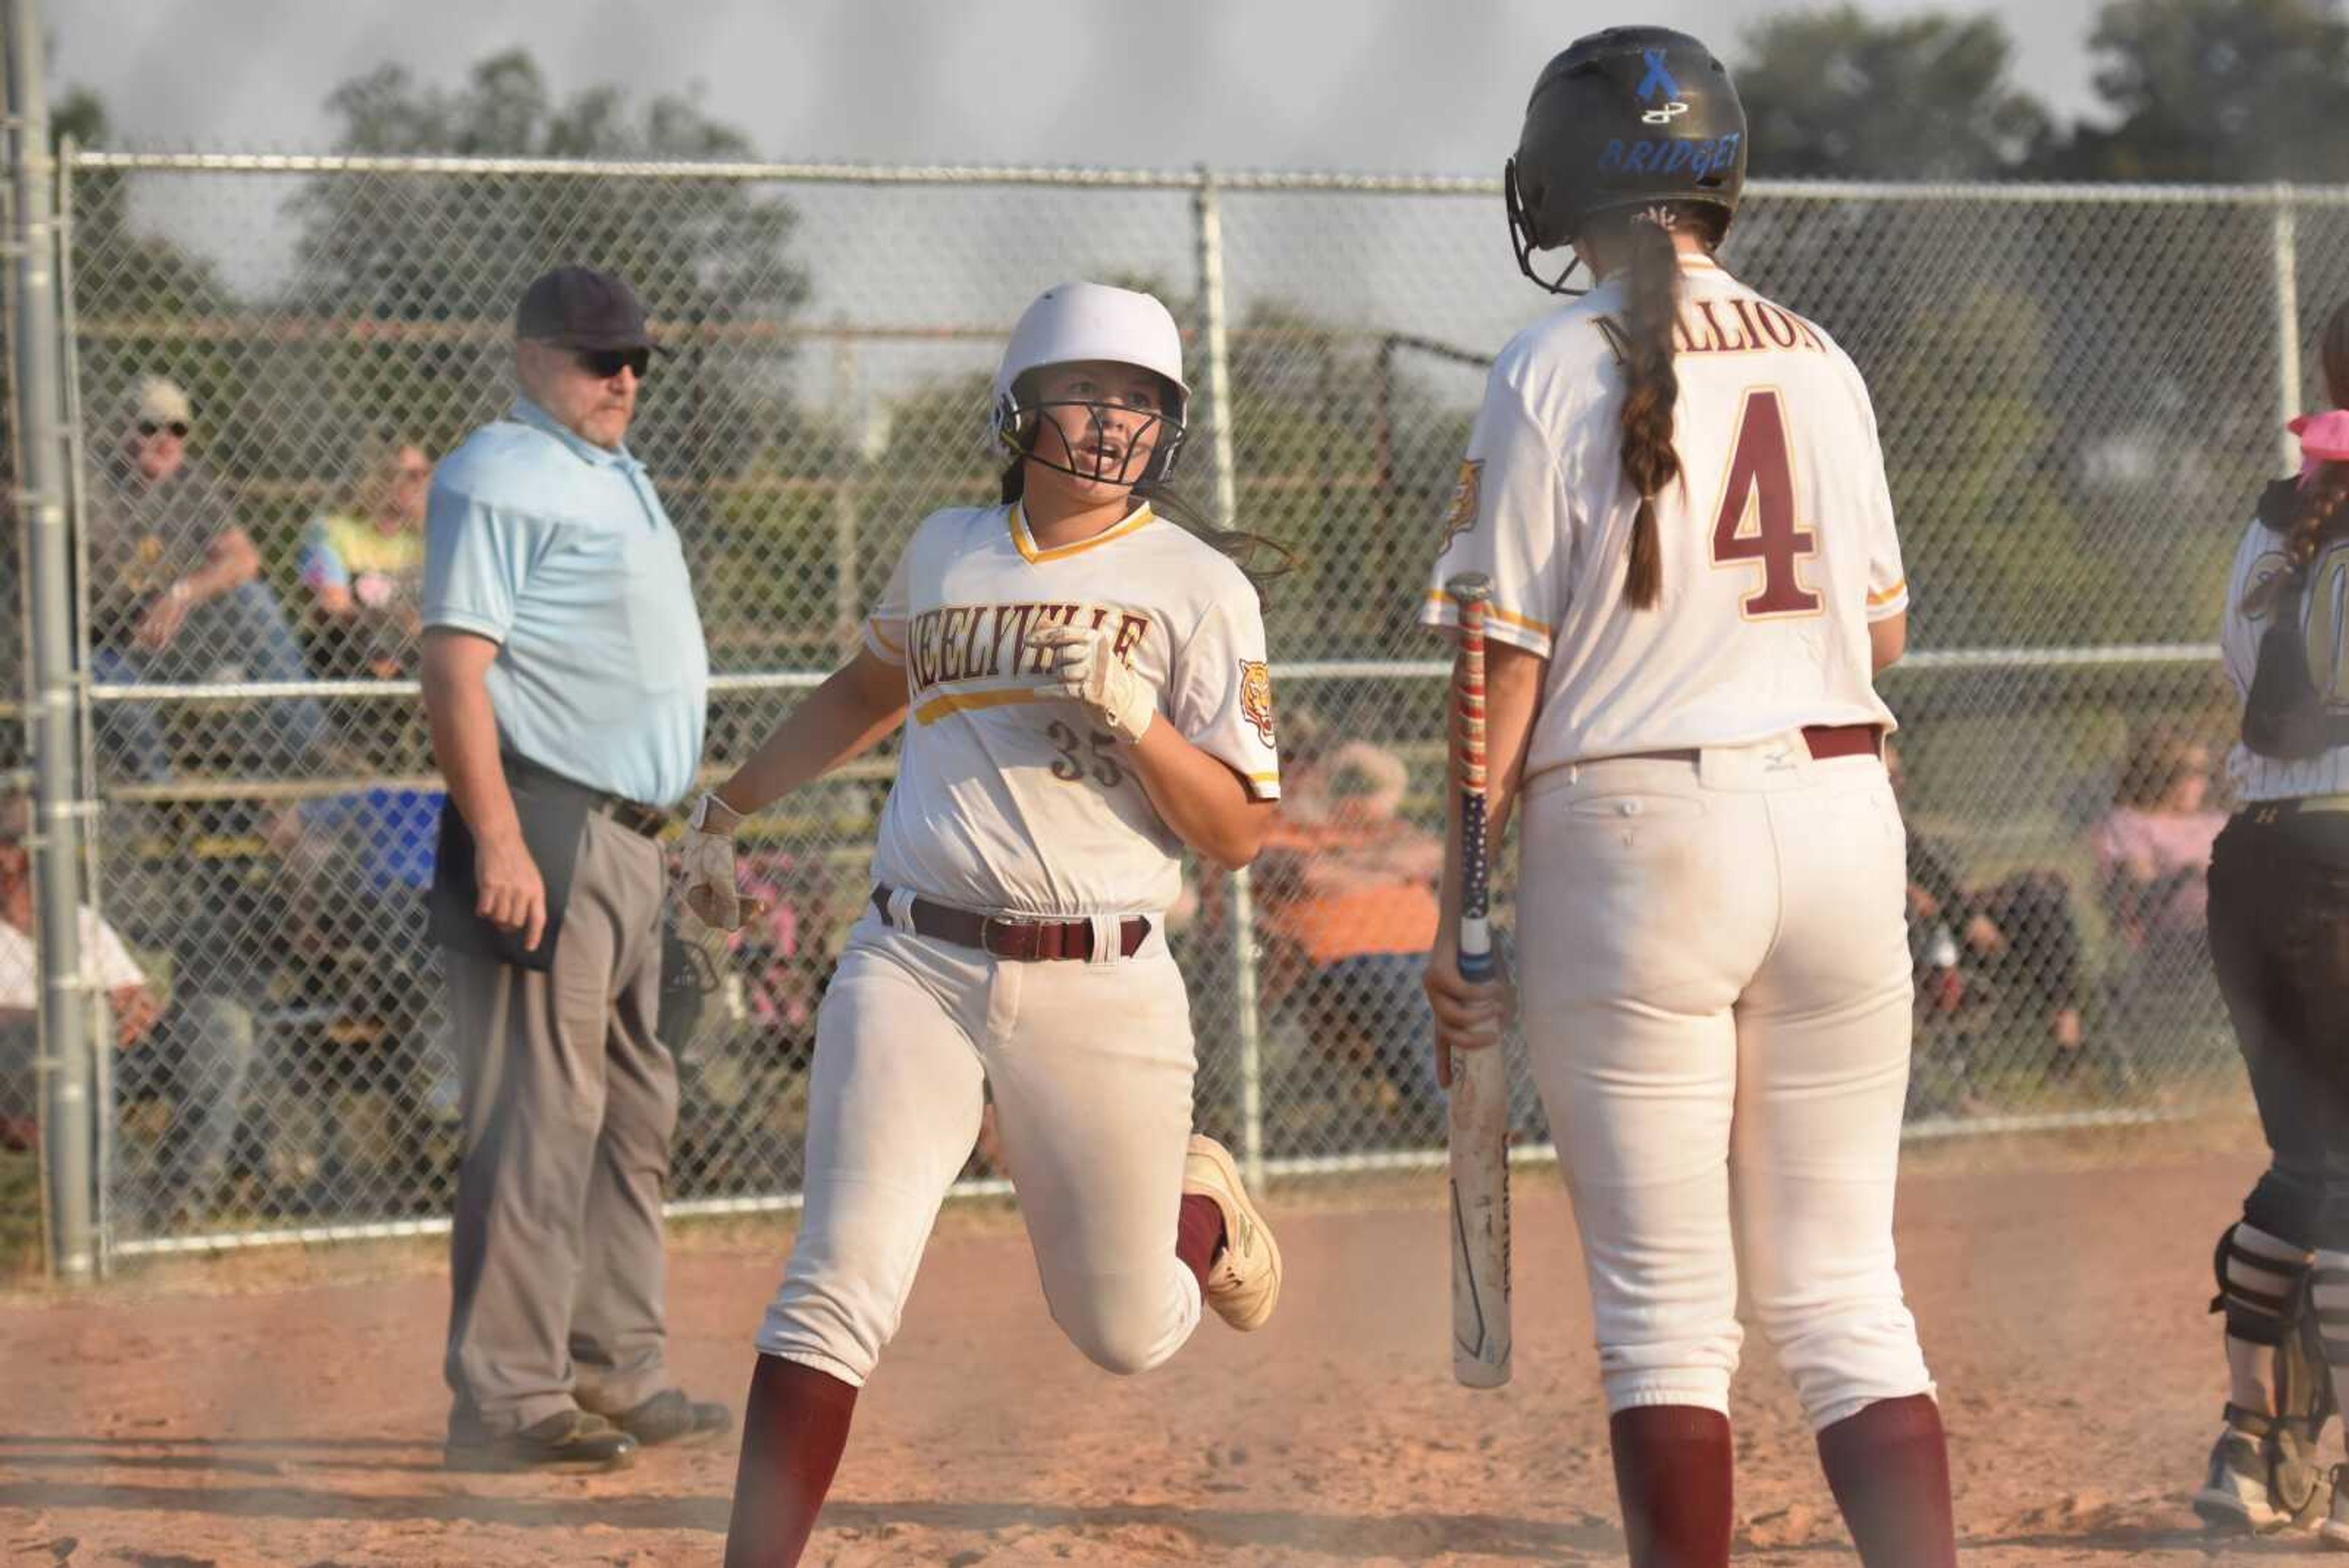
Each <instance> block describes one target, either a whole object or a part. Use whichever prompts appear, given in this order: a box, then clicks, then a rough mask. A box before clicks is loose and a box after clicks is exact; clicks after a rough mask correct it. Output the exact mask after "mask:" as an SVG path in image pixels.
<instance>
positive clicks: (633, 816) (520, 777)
mask: <svg viewBox="0 0 2349 1568" xmlns="http://www.w3.org/2000/svg"><path fill="white" fill-rule="evenodd" d="M499 761H501V762H502V763H504V764H505V770H506V780H507V782H508V783H509V784H522V785H523V786H525V787H527V786H529V785H531V784H538V785H541V786H543V787H546V788H552V789H558V790H570V791H573V792H574V793H576V794H583V795H585V796H586V797H587V812H588V815H591V816H603V817H609V818H610V819H611V820H612V821H614V822H616V823H618V824H619V825H620V826H622V827H625V828H626V829H627V830H628V831H629V832H630V833H635V834H641V835H642V836H645V837H647V838H658V837H659V836H661V835H662V833H663V832H665V831H667V827H668V813H667V812H666V811H663V810H662V809H661V808H660V807H658V806H657V805H645V804H644V803H642V802H641V801H634V800H629V799H628V798H626V796H625V795H616V794H607V793H605V791H603V790H599V789H597V788H595V786H594V785H593V784H581V783H580V782H579V781H578V780H577V779H574V778H569V777H566V776H564V774H559V773H556V772H555V771H554V769H553V768H545V767H541V766H539V764H538V763H533V762H530V761H528V760H526V759H524V758H522V757H518V756H515V755H514V754H513V753H512V752H506V753H501V755H500V757H499Z"/></svg>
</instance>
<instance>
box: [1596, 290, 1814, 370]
mask: <svg viewBox="0 0 2349 1568" xmlns="http://www.w3.org/2000/svg"><path fill="white" fill-rule="evenodd" d="M1592 320H1593V324H1594V325H1596V326H1597V327H1598V328H1599V331H1600V332H1602V333H1604V334H1605V335H1606V337H1607V346H1608V347H1609V348H1611V349H1613V350H1614V352H1615V362H1616V363H1617V364H1618V365H1620V364H1621V363H1622V362H1623V357H1624V348H1625V345H1624V341H1623V327H1622V324H1621V323H1619V322H1618V321H1617V320H1616V319H1615V318H1614V317H1611V316H1599V317H1593V318H1592ZM1826 347H1827V346H1826V343H1825V342H1824V341H1823V340H1822V339H1821V338H1820V337H1819V335H1818V332H1817V330H1816V328H1814V327H1812V326H1811V324H1810V323H1809V322H1807V321H1806V320H1804V319H1803V318H1802V317H1799V316H1797V315H1795V313H1794V312H1793V311H1791V310H1782V309H1780V308H1779V307H1778V306H1775V305H1773V304H1771V303H1770V302H1769V301H1768V300H1766V299H1755V298H1753V297H1751V296H1737V295H1732V296H1729V297H1728V298H1726V299H1687V300H1683V301H1682V304H1681V310H1680V316H1679V318H1678V319H1677V320H1675V321H1674V322H1673V323H1672V352H1673V353H1675V354H1771V353H1783V352H1785V351H1786V350H1788V349H1793V350H1795V351H1796V352H1801V353H1811V354H1824V353H1826Z"/></svg>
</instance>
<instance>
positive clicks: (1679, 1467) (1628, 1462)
mask: <svg viewBox="0 0 2349 1568" xmlns="http://www.w3.org/2000/svg"><path fill="white" fill-rule="evenodd" d="M1607 1435H1608V1437H1609V1439H1610V1440H1611V1441H1612V1443H1613V1446H1614V1449H1615V1490H1616V1493H1617V1495H1618V1496H1619V1497H1620V1498H1621V1499H1622V1501H1623V1536H1624V1539H1625V1541H1627V1542H1629V1543H1630V1548H1631V1568H1727V1564H1728V1562H1729V1533H1730V1523H1731V1520H1730V1496H1731V1490H1732V1481H1731V1469H1732V1464H1733V1460H1732V1457H1731V1453H1730V1447H1729V1417H1726V1416H1724V1415H1723V1414H1722V1413H1721V1412H1720V1411H1718V1410H1707V1409H1704V1408H1702V1407H1700V1406H1695V1405H1640V1406H1635V1407H1632V1408H1630V1409H1629V1410H1618V1411H1617V1412H1616V1413H1615V1415H1614V1417H1613V1418H1612V1419H1610V1420H1609V1422H1608V1423H1607Z"/></svg>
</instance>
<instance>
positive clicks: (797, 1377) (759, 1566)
mask: <svg viewBox="0 0 2349 1568" xmlns="http://www.w3.org/2000/svg"><path fill="white" fill-rule="evenodd" d="M855 1410H856V1390H855V1389H854V1387H852V1386H849V1385H848V1384H845V1383H843V1382H842V1381H841V1380H840V1379H839V1378H837V1377H834V1376H832V1375H831V1374H830V1373H825V1372H818V1371H817V1370H816V1369H815V1368H814V1367H812V1366H802V1365H801V1364H800V1363H798V1362H796V1361H785V1360H784V1359H782V1357H781V1356H778V1355H761V1357H759V1370H758V1371H757V1372H756V1373H754V1374H752V1375H751V1377H750V1408H749V1409H748V1410H746V1411H744V1412H743V1414H742V1462H741V1464H740V1467H739V1468H737V1469H736V1470H735V1472H734V1517H733V1519H732V1520H731V1521H729V1522H728V1524H727V1526H726V1568H792V1564H794V1563H797V1562H798V1561H799V1560H800V1553H801V1552H804V1551H805V1550H806V1549H807V1542H808V1537H809V1535H811V1534H812V1533H813V1532H814V1530H815V1516H816V1513H817V1511H819V1510H821V1509H822V1508H823V1494H824V1493H825V1492H827V1491H830V1490H832V1475H833V1471H834V1470H836V1469H839V1468H840V1451H841V1449H843V1448H845V1447H847V1446H848V1418H849V1417H850V1416H852V1415H854V1413H855Z"/></svg>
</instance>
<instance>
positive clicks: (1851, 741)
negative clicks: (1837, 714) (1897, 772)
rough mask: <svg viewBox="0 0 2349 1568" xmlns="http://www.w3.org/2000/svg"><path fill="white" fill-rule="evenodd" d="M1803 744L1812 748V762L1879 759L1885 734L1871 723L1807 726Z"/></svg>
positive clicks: (1882, 750)
mask: <svg viewBox="0 0 2349 1568" xmlns="http://www.w3.org/2000/svg"><path fill="white" fill-rule="evenodd" d="M1803 743H1804V744H1805V745H1806V746H1808V747H1810V748H1811V760H1812V761H1813V762H1815V763H1823V762H1826V760H1827V759H1828V758H1830V757H1880V756H1882V755H1883V754H1884V732H1883V731H1882V730H1881V729H1878V727H1877V726H1876V725H1874V724H1806V725H1804V726H1803Z"/></svg>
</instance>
